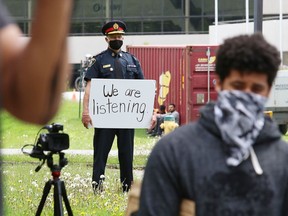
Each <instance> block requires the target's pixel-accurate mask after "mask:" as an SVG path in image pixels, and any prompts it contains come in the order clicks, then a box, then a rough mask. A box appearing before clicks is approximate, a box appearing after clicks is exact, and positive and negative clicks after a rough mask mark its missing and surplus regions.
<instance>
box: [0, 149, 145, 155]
mask: <svg viewBox="0 0 288 216" xmlns="http://www.w3.org/2000/svg"><path fill="white" fill-rule="evenodd" d="M27 151H28V149H27ZM29 151H30V149H29ZM63 152H64V153H65V154H71V155H93V150H72V149H71V150H69V149H68V150H63ZM17 154H23V153H22V151H21V149H0V155H17ZM149 154H150V150H141V151H137V150H135V152H134V155H149ZM109 155H110V156H117V155H118V150H111V151H110V153H109Z"/></svg>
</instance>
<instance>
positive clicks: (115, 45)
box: [109, 40, 123, 50]
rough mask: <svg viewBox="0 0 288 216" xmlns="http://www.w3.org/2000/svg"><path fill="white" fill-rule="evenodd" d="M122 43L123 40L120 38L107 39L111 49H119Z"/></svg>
mask: <svg viewBox="0 0 288 216" xmlns="http://www.w3.org/2000/svg"><path fill="white" fill-rule="evenodd" d="M122 45H123V41H122V40H111V41H109V46H110V47H111V49H113V50H118V49H120V48H121V46H122Z"/></svg>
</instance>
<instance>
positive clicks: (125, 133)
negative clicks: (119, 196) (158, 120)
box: [92, 128, 134, 190]
mask: <svg viewBox="0 0 288 216" xmlns="http://www.w3.org/2000/svg"><path fill="white" fill-rule="evenodd" d="M115 135H116V136H117V147H118V159H119V164H120V180H121V183H122V185H123V189H125V190H129V189H130V187H131V182H132V181H133V151H134V129H105V128H95V129H94V141H93V146H94V162H93V176H92V181H95V182H96V183H97V185H98V184H99V180H100V176H101V175H105V166H106V163H107V158H108V154H109V152H110V150H111V147H112V144H113V141H114V138H115Z"/></svg>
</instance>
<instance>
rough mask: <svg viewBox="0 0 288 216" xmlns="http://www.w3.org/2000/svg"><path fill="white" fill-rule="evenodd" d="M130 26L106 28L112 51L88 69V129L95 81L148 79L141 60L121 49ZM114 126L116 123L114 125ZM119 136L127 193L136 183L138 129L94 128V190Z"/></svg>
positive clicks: (98, 57)
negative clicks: (135, 152) (134, 169)
mask: <svg viewBox="0 0 288 216" xmlns="http://www.w3.org/2000/svg"><path fill="white" fill-rule="evenodd" d="M125 31H126V25H125V23H124V22H122V21H118V20H117V21H111V22H108V23H106V24H105V25H104V26H103V27H102V33H103V34H104V35H105V40H106V42H107V44H108V49H106V50H105V51H103V52H101V53H100V54H98V55H96V56H94V58H95V63H94V64H93V65H92V66H91V67H90V68H89V69H88V71H87V73H86V76H85V80H86V81H87V86H86V89H85V95H84V99H83V113H82V123H83V125H84V127H86V128H88V127H89V125H90V124H92V121H91V118H90V116H89V94H90V84H91V82H90V81H91V79H92V78H106V79H144V76H143V72H142V69H141V66H140V63H139V61H138V60H137V59H136V58H135V57H134V56H133V55H131V54H130V53H128V52H124V51H122V50H121V46H122V44H123V34H124V33H125ZM111 124H113V122H111ZM115 135H116V136H117V146H118V159H119V164H120V180H121V183H122V186H123V192H126V191H128V190H129V189H130V187H131V183H132V181H133V150H134V129H117V128H115V129H111V128H109V129H107V128H95V129H94V140H93V147H94V161H93V176H92V181H93V182H92V186H93V189H94V190H96V189H97V188H98V189H100V190H101V187H99V183H100V184H101V181H100V176H101V175H104V172H105V166H106V162H107V158H108V154H109V151H110V150H111V147H112V144H113V140H114V138H115Z"/></svg>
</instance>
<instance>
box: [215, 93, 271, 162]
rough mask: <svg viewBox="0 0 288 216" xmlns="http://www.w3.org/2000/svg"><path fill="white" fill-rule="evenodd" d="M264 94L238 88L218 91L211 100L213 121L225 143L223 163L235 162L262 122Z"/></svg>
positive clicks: (243, 155) (244, 155) (244, 154)
mask: <svg viewBox="0 0 288 216" xmlns="http://www.w3.org/2000/svg"><path fill="white" fill-rule="evenodd" d="M266 101H267V98H266V97H263V96H261V95H258V94H253V93H245V92H242V91H236V90H232V91H226V90H224V91H221V92H219V94H218V100H217V102H216V104H215V108H214V114H215V122H216V125H217V126H218V128H219V130H220V131H221V135H222V139H223V140H224V142H225V144H226V145H227V149H228V158H227V160H226V162H227V164H228V165H230V166H238V165H239V164H240V163H241V162H242V161H243V160H245V159H247V158H248V156H249V149H250V148H251V147H252V145H253V144H254V142H255V140H256V138H257V136H258V135H259V133H260V131H261V129H262V128H263V126H264V113H263V111H264V106H265V103H266Z"/></svg>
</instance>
